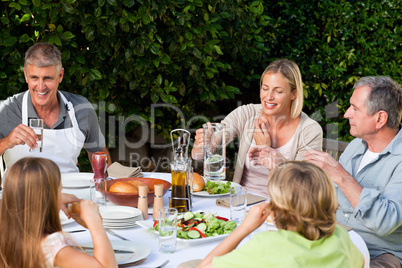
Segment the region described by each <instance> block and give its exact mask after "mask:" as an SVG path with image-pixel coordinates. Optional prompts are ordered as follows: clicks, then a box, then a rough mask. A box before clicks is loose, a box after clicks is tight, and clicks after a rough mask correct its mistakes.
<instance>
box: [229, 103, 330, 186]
mask: <svg viewBox="0 0 402 268" xmlns="http://www.w3.org/2000/svg"><path fill="white" fill-rule="evenodd" d="M261 110H262V105H261V104H248V105H243V106H240V107H238V108H236V109H235V110H234V111H232V112H231V113H230V114H229V115H228V116H226V117H225V118H224V119H223V120H222V123H224V124H225V125H226V131H227V135H228V139H227V143H229V142H231V141H232V140H233V139H234V138H236V137H239V141H240V146H239V151H238V153H237V160H236V167H235V173H234V176H233V181H234V182H237V183H240V181H241V179H242V176H243V170H244V162H245V160H246V157H247V152H248V150H249V149H250V145H251V142H252V141H253V133H254V122H255V120H256V119H257V118H258V117H259V116H260V115H261ZM294 136H295V138H294V139H293V144H292V146H291V151H290V160H303V159H304V155H305V153H306V152H308V151H309V150H312V149H316V150H322V138H323V132H322V128H321V126H320V125H319V124H318V123H317V122H316V121H314V120H313V119H311V118H309V117H308V116H307V115H306V114H305V113H303V112H302V113H301V118H300V122H299V125H298V126H297V129H296V132H295V134H294Z"/></svg>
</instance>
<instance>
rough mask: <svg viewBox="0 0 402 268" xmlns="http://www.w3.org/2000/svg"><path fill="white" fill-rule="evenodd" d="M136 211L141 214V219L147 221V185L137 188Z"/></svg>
mask: <svg viewBox="0 0 402 268" xmlns="http://www.w3.org/2000/svg"><path fill="white" fill-rule="evenodd" d="M138 209H139V210H141V212H142V218H143V219H144V220H147V219H148V185H140V186H138Z"/></svg>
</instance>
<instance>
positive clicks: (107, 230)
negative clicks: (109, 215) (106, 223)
mask: <svg viewBox="0 0 402 268" xmlns="http://www.w3.org/2000/svg"><path fill="white" fill-rule="evenodd" d="M105 231H106V232H107V233H109V234H111V235H114V236H115V237H118V238H120V239H123V240H126V241H130V240H129V239H127V238H125V237H123V236H121V235H119V234H116V233H115V232H113V231H112V230H110V229H107V228H105Z"/></svg>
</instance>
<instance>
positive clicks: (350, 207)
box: [305, 76, 402, 268]
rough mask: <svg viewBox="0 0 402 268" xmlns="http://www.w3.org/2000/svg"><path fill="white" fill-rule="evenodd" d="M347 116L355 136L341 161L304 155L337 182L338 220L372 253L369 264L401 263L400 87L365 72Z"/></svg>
mask: <svg viewBox="0 0 402 268" xmlns="http://www.w3.org/2000/svg"><path fill="white" fill-rule="evenodd" d="M353 88H354V92H353V95H352V97H351V99H350V107H349V108H348V110H347V111H346V113H345V118H347V119H349V123H350V134H352V135H353V136H354V137H356V139H354V140H353V141H352V142H351V143H350V144H349V145H348V147H347V148H346V150H345V152H344V153H343V154H342V155H341V158H340V160H339V163H338V162H337V161H336V160H335V159H333V158H332V157H331V156H330V155H329V154H327V153H325V152H321V151H316V150H313V151H310V152H308V153H307V154H306V158H305V159H306V160H307V161H310V162H312V163H314V164H316V165H318V166H320V167H321V168H323V169H324V170H325V171H326V172H327V174H328V175H329V176H330V178H331V179H332V181H333V182H334V183H335V188H336V191H337V196H338V202H339V205H340V206H339V208H338V211H337V220H338V221H339V222H341V223H343V224H346V225H349V226H351V227H353V229H354V230H355V231H356V232H357V233H358V234H360V235H361V236H362V238H363V239H364V241H365V242H366V244H367V247H368V249H369V252H370V257H371V262H370V267H397V268H400V267H401V262H402V131H400V123H401V117H402V89H401V86H400V85H399V84H397V83H396V82H395V81H394V80H392V79H391V78H389V77H385V76H377V77H363V78H361V79H360V80H359V81H357V82H356V84H355V85H354V87H353Z"/></svg>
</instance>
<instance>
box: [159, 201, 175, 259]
mask: <svg viewBox="0 0 402 268" xmlns="http://www.w3.org/2000/svg"><path fill="white" fill-rule="evenodd" d="M176 243H177V209H175V208H161V209H160V210H159V252H162V253H173V252H175V251H176Z"/></svg>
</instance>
